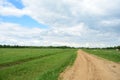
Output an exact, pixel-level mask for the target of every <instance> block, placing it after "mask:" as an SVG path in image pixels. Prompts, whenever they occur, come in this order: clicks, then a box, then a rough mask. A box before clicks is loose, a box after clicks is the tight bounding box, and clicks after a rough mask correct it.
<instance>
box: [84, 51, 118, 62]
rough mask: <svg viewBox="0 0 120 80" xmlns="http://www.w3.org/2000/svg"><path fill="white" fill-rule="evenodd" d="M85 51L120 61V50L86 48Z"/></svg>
mask: <svg viewBox="0 0 120 80" xmlns="http://www.w3.org/2000/svg"><path fill="white" fill-rule="evenodd" d="M84 51H86V52H88V53H90V54H94V55H97V56H100V57H102V58H105V59H108V60H110V61H114V62H120V51H116V50H114V49H84Z"/></svg>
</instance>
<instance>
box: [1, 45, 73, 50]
mask: <svg viewBox="0 0 120 80" xmlns="http://www.w3.org/2000/svg"><path fill="white" fill-rule="evenodd" d="M0 48H63V49H66V48H74V47H69V46H19V45H0Z"/></svg>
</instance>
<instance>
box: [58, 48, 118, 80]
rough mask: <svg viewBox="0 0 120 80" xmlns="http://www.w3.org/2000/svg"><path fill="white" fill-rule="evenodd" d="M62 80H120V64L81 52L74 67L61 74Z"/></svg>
mask: <svg viewBox="0 0 120 80" xmlns="http://www.w3.org/2000/svg"><path fill="white" fill-rule="evenodd" d="M60 80H120V64H117V63H114V62H110V61H107V60H103V59H101V58H98V57H96V56H93V55H90V54H88V53H86V52H84V51H82V50H79V51H78V53H77V58H76V60H75V62H74V64H73V66H72V67H70V68H67V69H66V70H65V71H64V72H63V73H61V75H60Z"/></svg>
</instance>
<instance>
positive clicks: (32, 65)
mask: <svg viewBox="0 0 120 80" xmlns="http://www.w3.org/2000/svg"><path fill="white" fill-rule="evenodd" d="M76 51H77V50H76V49H34V48H0V80H57V79H58V76H59V74H60V73H61V72H62V71H63V70H64V69H65V68H66V67H67V66H68V65H71V64H72V63H73V62H74V59H75V58H76V54H75V53H76Z"/></svg>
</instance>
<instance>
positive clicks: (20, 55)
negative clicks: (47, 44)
mask: <svg viewBox="0 0 120 80" xmlns="http://www.w3.org/2000/svg"><path fill="white" fill-rule="evenodd" d="M60 52H64V51H63V50H62V49H55V50H54V49H34V48H12V49H11V48H0V64H2V63H8V62H15V61H19V60H23V59H27V58H34V57H37V56H43V55H48V54H53V53H60Z"/></svg>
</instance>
